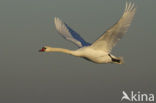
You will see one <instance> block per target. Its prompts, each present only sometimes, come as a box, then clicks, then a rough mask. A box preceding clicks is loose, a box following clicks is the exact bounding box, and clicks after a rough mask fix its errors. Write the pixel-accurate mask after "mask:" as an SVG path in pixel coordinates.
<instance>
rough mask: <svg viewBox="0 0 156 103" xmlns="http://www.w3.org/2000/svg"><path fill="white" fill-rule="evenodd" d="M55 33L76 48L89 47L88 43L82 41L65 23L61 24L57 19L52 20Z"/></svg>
mask: <svg viewBox="0 0 156 103" xmlns="http://www.w3.org/2000/svg"><path fill="white" fill-rule="evenodd" d="M54 22H55V26H56V29H57V31H58V32H59V33H60V34H61V35H62V36H63V37H64V38H65V39H67V40H69V41H71V42H73V43H74V44H76V45H77V46H78V47H83V46H89V45H90V43H88V42H86V41H85V40H83V39H82V37H81V36H80V35H79V34H78V33H76V32H75V31H74V30H72V29H71V28H70V27H69V26H68V25H67V24H66V23H63V22H62V21H61V20H60V19H59V18H57V17H55V19H54Z"/></svg>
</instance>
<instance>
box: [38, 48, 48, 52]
mask: <svg viewBox="0 0 156 103" xmlns="http://www.w3.org/2000/svg"><path fill="white" fill-rule="evenodd" d="M46 49H47V48H46V47H42V49H40V50H39V52H46Z"/></svg>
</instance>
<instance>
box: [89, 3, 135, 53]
mask: <svg viewBox="0 0 156 103" xmlns="http://www.w3.org/2000/svg"><path fill="white" fill-rule="evenodd" d="M135 12H136V8H135V6H134V3H131V2H130V3H126V7H125V11H124V13H123V15H122V17H121V18H120V20H119V21H118V22H117V23H116V24H114V25H113V26H112V27H111V28H109V29H108V30H107V31H106V32H105V33H104V34H103V35H102V36H101V37H100V38H98V39H97V40H96V41H95V42H94V43H93V44H92V45H91V46H92V48H94V49H99V50H104V51H106V52H110V51H111V50H112V48H113V47H114V46H115V44H116V43H117V41H118V40H120V39H121V38H122V36H123V35H124V34H125V33H126V31H127V30H128V27H129V26H130V24H131V21H132V19H133V16H134V14H135Z"/></svg>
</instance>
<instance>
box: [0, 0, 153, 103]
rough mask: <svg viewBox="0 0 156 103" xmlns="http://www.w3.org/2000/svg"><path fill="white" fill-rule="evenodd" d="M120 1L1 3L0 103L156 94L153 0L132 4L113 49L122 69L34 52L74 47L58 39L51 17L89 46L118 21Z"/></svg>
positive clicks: (97, 101)
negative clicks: (131, 14)
mask: <svg viewBox="0 0 156 103" xmlns="http://www.w3.org/2000/svg"><path fill="white" fill-rule="evenodd" d="M125 1H126V0H1V1H0V47H1V49H0V61H1V62H0V103H119V102H120V100H121V97H122V91H123V90H125V91H127V92H130V91H132V90H133V91H135V92H137V91H140V92H142V93H155V95H156V91H155V90H156V80H155V79H156V75H155V74H156V62H155V61H156V60H155V59H156V55H155V53H156V46H155V45H156V40H155V39H156V30H155V27H156V26H155V25H156V20H155V18H156V13H155V11H156V6H155V4H156V0H133V1H135V3H136V5H137V12H136V15H135V17H134V20H133V22H132V25H131V27H130V28H129V30H128V32H127V34H126V35H125V36H124V37H123V39H122V40H121V41H120V42H119V43H118V44H117V46H116V47H115V48H114V49H113V51H112V53H113V54H114V55H116V56H123V57H124V60H125V64H123V65H117V64H94V63H92V62H88V61H86V60H84V59H81V58H77V57H73V56H70V55H67V54H61V53H39V52H38V50H39V49H40V48H41V47H43V46H45V45H49V46H54V47H62V48H68V49H77V47H76V46H74V45H73V44H72V43H70V42H68V41H66V40H64V39H63V38H62V37H61V36H60V35H58V33H57V32H56V30H55V27H54V21H53V19H54V17H55V16H57V17H59V18H60V19H62V20H63V21H65V22H66V23H67V24H69V26H71V27H72V28H74V30H75V31H77V32H78V33H80V34H81V36H82V37H84V39H85V40H87V41H88V42H93V41H94V40H96V39H97V37H99V36H100V35H101V34H102V33H103V32H104V31H105V30H106V29H108V28H109V27H110V26H112V25H113V24H114V23H115V22H116V21H117V20H118V19H119V18H120V16H121V15H122V13H123V10H124V7H125ZM125 102H126V101H125Z"/></svg>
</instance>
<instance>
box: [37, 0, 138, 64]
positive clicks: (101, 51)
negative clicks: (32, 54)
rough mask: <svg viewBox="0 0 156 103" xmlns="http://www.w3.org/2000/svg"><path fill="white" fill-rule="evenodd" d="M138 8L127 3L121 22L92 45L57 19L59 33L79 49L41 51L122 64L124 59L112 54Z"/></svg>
mask: <svg viewBox="0 0 156 103" xmlns="http://www.w3.org/2000/svg"><path fill="white" fill-rule="evenodd" d="M135 12H136V8H135V5H134V3H131V2H129V3H127V2H126V7H125V11H124V13H123V15H122V17H121V18H120V20H119V21H118V22H117V23H116V24H114V25H113V26H112V27H111V28H109V29H108V30H107V31H106V32H105V33H104V34H103V35H102V36H101V37H99V38H98V39H97V40H96V41H95V42H93V43H92V44H90V43H88V42H86V41H85V40H84V39H83V38H82V37H81V36H80V35H79V34H78V33H76V32H75V31H74V30H73V29H71V28H70V27H69V26H68V25H67V24H66V23H63V22H62V21H61V20H60V19H59V18H57V17H55V19H54V21H55V26H56V29H57V31H58V32H59V33H60V34H61V35H62V36H63V37H64V38H65V39H67V40H69V41H71V42H73V43H74V44H76V45H77V46H78V47H79V49H77V50H68V49H63V48H53V47H48V46H45V47H43V48H42V49H41V50H40V51H42V52H43V51H44V52H63V53H67V54H71V55H73V56H78V57H83V58H85V59H87V60H90V61H92V62H95V63H117V64H122V63H123V59H122V58H117V57H115V56H113V55H112V54H110V52H111V50H112V48H113V47H114V46H115V45H116V43H117V42H118V41H119V40H120V39H121V38H122V37H123V35H124V34H125V33H126V32H127V30H128V27H129V26H130V24H131V21H132V19H133V17H134V15H135Z"/></svg>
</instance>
